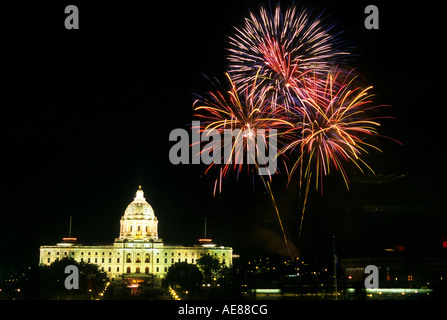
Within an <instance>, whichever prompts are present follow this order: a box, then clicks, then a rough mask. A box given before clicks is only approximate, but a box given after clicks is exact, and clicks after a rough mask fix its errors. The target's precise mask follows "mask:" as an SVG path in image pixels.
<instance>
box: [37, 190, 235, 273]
mask: <svg viewBox="0 0 447 320" xmlns="http://www.w3.org/2000/svg"><path fill="white" fill-rule="evenodd" d="M206 254H209V255H212V256H215V257H217V258H218V259H219V260H220V262H221V263H222V264H224V265H225V266H227V267H229V266H231V265H232V254H233V249H232V248H231V247H224V246H217V245H216V244H214V243H212V241H211V239H199V243H198V244H197V245H194V246H192V247H185V246H179V245H166V244H164V243H163V241H162V239H160V238H159V237H158V220H157V217H156V216H155V213H154V210H153V209H152V207H151V205H150V204H149V203H148V202H147V201H146V199H145V197H144V192H143V190H141V186H140V188H139V190H137V192H136V196H135V198H134V200H133V201H132V202H131V203H130V204H129V205H128V206H127V208H126V210H125V212H124V215H123V216H122V218H121V221H120V232H119V237H118V238H116V239H115V242H114V243H113V244H111V245H100V246H84V245H81V244H78V243H76V238H63V241H62V242H61V243H58V244H56V245H52V246H41V247H40V260H39V263H40V265H49V264H51V263H52V262H54V261H57V260H60V259H63V258H72V259H74V260H76V261H77V262H81V261H84V262H87V263H94V264H97V265H98V266H99V267H100V269H101V270H103V271H105V272H107V274H108V276H109V277H110V278H112V279H113V278H119V277H122V276H124V277H126V276H128V277H138V276H145V275H148V276H149V275H153V276H155V277H156V278H164V277H165V276H166V274H167V271H168V269H169V267H170V266H171V265H172V264H174V263H176V262H187V263H191V264H195V263H196V262H197V259H199V258H200V257H202V256H203V255H206Z"/></svg>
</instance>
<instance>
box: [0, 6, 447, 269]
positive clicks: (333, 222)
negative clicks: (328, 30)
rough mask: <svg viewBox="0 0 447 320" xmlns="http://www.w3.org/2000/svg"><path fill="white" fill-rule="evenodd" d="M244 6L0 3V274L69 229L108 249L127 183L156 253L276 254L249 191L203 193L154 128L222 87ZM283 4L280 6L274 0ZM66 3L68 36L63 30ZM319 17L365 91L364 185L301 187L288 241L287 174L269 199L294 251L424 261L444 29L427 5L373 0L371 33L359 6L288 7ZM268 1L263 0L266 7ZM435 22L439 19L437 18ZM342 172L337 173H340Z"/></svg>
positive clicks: (432, 221) (438, 154)
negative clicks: (375, 16)
mask: <svg viewBox="0 0 447 320" xmlns="http://www.w3.org/2000/svg"><path fill="white" fill-rule="evenodd" d="M259 3H260V2H259V1H183V2H179V3H175V2H165V1H162V2H156V3H153V1H145V2H136V1H135V2H133V1H130V2H129V1H125V2H124V1H123V2H109V1H95V2H94V4H92V2H87V1H75V2H70V3H61V2H56V1H55V2H45V3H35V2H30V3H26V2H21V3H20V4H15V5H5V6H3V5H2V16H3V17H2V22H1V23H2V25H1V28H2V35H3V36H2V53H3V54H2V56H3V58H2V62H3V63H2V72H1V76H2V78H3V81H2V85H1V86H2V95H1V96H2V103H1V106H2V107H1V110H2V112H1V120H2V121H1V122H2V125H1V135H0V146H1V150H2V153H1V154H2V156H1V158H2V173H1V180H0V186H1V190H0V195H1V198H0V200H1V202H0V203H1V205H0V208H1V209H0V210H1V214H0V221H1V222H0V228H1V232H0V265H1V266H2V267H3V266H10V265H25V264H29V265H32V264H34V265H35V264H37V263H38V248H39V246H40V245H49V244H54V243H56V242H57V241H59V240H60V238H61V237H62V236H66V235H67V233H68V223H69V216H73V227H72V233H73V235H74V236H77V237H78V238H79V240H80V242H81V243H83V244H99V243H112V242H113V240H114V238H115V237H117V236H118V231H119V219H120V217H121V215H122V214H123V213H124V210H125V208H126V206H127V205H128V204H129V203H130V202H131V201H132V199H133V197H134V195H135V191H136V190H137V188H138V185H142V188H143V190H144V191H145V196H146V198H147V200H148V202H149V203H150V204H151V205H152V207H153V208H154V210H155V214H156V216H157V217H158V220H159V236H160V237H161V238H163V240H164V241H165V242H167V243H181V244H185V245H187V244H192V243H193V242H194V241H195V240H196V239H197V238H199V237H201V236H203V220H204V218H205V217H206V218H207V221H208V235H209V236H210V237H212V238H213V239H214V240H215V242H216V243H218V244H219V245H220V244H222V245H229V246H233V248H234V250H235V252H237V253H241V254H242V255H243V256H244V255H245V256H250V255H257V254H266V253H267V254H268V253H280V254H286V253H287V251H286V250H285V248H284V243H283V241H282V236H281V232H280V229H279V225H278V221H277V218H276V214H275V211H274V210H273V207H272V205H271V203H270V200H269V197H268V195H267V194H266V193H265V189H264V186H263V185H262V183H261V181H258V180H256V179H257V178H255V181H254V183H253V181H252V177H242V178H241V179H240V180H239V182H236V179H235V178H234V177H229V179H228V181H227V183H226V184H224V188H223V193H222V194H218V195H216V197H213V194H212V191H213V183H214V178H215V176H214V175H213V173H211V174H210V175H209V176H203V175H202V174H203V172H204V170H205V167H204V166H202V165H194V166H193V165H179V166H174V165H172V164H171V163H170V162H169V157H168V153H169V149H170V147H171V146H172V145H173V144H174V143H173V142H169V140H168V137H169V133H170V132H171V131H172V130H173V129H175V128H182V127H183V128H186V126H187V125H188V124H190V123H191V120H192V102H193V98H194V96H193V95H194V94H205V92H206V91H208V90H210V89H212V87H211V84H210V83H209V81H208V80H207V79H206V77H205V76H207V77H211V78H212V77H216V78H218V79H219V80H223V79H224V77H223V74H224V72H225V71H226V69H225V68H226V62H225V54H226V52H225V48H226V45H227V43H226V41H227V40H226V39H227V38H226V37H227V36H229V35H231V33H232V32H233V26H239V25H241V24H242V22H243V19H244V18H245V17H246V16H247V15H248V12H249V10H253V11H257V9H258V4H259ZM280 3H281V6H282V7H286V6H287V5H288V4H290V3H291V2H290V1H281V2H280ZM68 4H76V5H77V6H78V8H79V11H80V29H79V30H66V29H65V28H64V19H65V17H66V14H64V8H65V6H66V5H68ZM296 4H297V5H298V6H301V5H303V6H305V7H308V8H313V9H314V10H315V12H321V11H322V10H326V11H325V12H327V13H328V14H329V15H330V17H329V19H330V20H334V21H338V23H337V28H338V29H339V30H340V31H344V34H343V36H344V38H345V39H346V40H347V41H348V42H349V43H350V44H352V45H353V46H355V48H356V49H355V52H354V53H355V54H356V57H355V59H354V61H353V63H352V64H353V66H354V67H356V68H357V69H358V70H360V71H361V72H362V73H363V74H365V75H366V77H367V78H366V79H365V81H366V82H368V83H371V84H372V85H374V87H375V89H374V92H375V94H376V101H377V103H378V104H387V105H391V108H384V109H382V112H383V113H384V115H385V116H391V117H394V118H395V119H394V120H392V119H390V120H384V121H382V127H381V129H380V132H381V133H382V134H383V135H386V136H389V137H392V138H394V139H397V140H399V141H400V142H401V143H402V145H399V144H397V143H395V142H393V141H392V140H389V139H377V140H374V141H373V142H374V143H376V144H377V145H379V146H380V148H381V149H383V151H384V152H383V153H379V152H375V151H372V152H371V154H370V155H369V156H368V157H367V158H366V160H367V162H368V163H369V164H370V165H371V166H372V167H373V168H374V170H375V172H376V174H377V175H376V176H373V175H372V174H366V175H365V176H363V175H361V174H359V173H358V172H357V171H355V170H354V168H351V169H352V170H351V169H349V174H350V177H351V187H350V190H349V191H347V190H346V188H345V186H344V184H343V181H342V179H341V176H340V175H339V174H335V175H334V176H331V177H328V179H326V181H325V186H324V193H323V195H321V194H320V192H319V191H314V190H311V192H310V195H309V201H308V209H307V213H306V217H305V220H304V228H303V234H302V237H301V239H300V241H298V240H299V239H298V237H297V234H298V226H299V211H298V200H297V194H298V188H297V180H296V179H295V180H292V182H291V185H290V186H289V187H288V188H286V186H285V180H286V179H285V177H275V179H274V182H273V186H274V189H273V190H274V193H275V197H276V200H277V203H278V205H279V209H280V213H281V216H282V218H283V222H284V224H285V229H286V233H287V235H288V237H289V241H290V243H291V245H292V246H297V247H298V251H299V253H300V254H301V255H303V256H305V257H312V258H318V259H323V260H324V259H329V258H330V257H331V253H332V243H331V239H332V235H333V234H335V235H336V238H337V251H338V254H339V256H341V257H348V256H358V255H371V254H377V253H378V252H381V251H383V248H389V247H391V248H392V247H394V246H396V245H400V246H403V247H405V250H406V251H407V252H409V253H414V254H422V255H435V254H436V253H437V250H438V249H439V248H440V244H441V239H443V237H446V236H447V232H446V228H445V225H446V222H447V221H446V220H447V218H446V206H445V200H444V197H445V194H446V189H447V188H446V187H445V184H444V182H445V170H444V167H445V159H444V153H445V152H444V145H445V144H444V140H445V133H444V125H445V122H444V118H445V117H444V109H445V98H444V92H445V89H444V85H445V81H444V80H443V79H444V77H445V54H444V52H445V49H444V47H443V33H444V31H445V28H444V27H443V24H442V17H441V15H440V13H441V8H439V7H437V6H434V5H431V4H430V3H424V4H421V5H412V4H410V3H408V2H402V1H398V2H396V1H393V3H392V4H390V3H388V2H385V1H375V2H374V4H375V5H377V6H378V8H379V12H380V15H379V18H380V28H379V30H366V29H365V28H364V25H363V23H364V19H365V17H366V15H365V14H364V8H365V7H366V5H368V4H370V3H369V1H337V2H334V1H303V2H301V1H299V2H296ZM272 5H274V3H273V4H272ZM438 13H439V14H438ZM348 167H349V166H348Z"/></svg>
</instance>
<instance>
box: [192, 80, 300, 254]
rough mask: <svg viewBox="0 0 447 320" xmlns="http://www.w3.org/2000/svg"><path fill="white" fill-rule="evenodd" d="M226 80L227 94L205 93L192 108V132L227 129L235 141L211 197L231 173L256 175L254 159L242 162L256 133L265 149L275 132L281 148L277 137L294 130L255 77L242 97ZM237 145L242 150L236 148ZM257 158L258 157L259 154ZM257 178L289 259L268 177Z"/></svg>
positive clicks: (220, 92) (221, 168)
mask: <svg viewBox="0 0 447 320" xmlns="http://www.w3.org/2000/svg"><path fill="white" fill-rule="evenodd" d="M227 78H228V80H229V84H230V86H231V89H230V90H228V91H226V92H225V91H223V90H215V91H211V92H209V95H208V98H199V99H197V100H196V101H195V102H194V105H193V106H194V111H195V112H196V114H195V116H196V117H198V118H200V119H203V121H202V122H201V125H200V127H199V128H193V130H198V131H199V133H200V134H202V133H204V132H207V133H209V132H210V130H215V131H216V132H217V133H219V134H220V135H225V133H226V130H228V129H229V130H230V131H231V132H234V131H236V136H235V141H234V144H233V146H232V147H231V156H230V159H234V163H232V162H233V161H229V160H230V159H224V156H223V157H221V160H222V161H219V162H220V163H222V165H220V169H219V174H218V177H217V178H216V180H215V183H214V192H213V194H214V195H215V194H216V191H217V186H219V188H218V191H219V192H221V191H222V180H223V178H224V177H225V176H227V175H228V174H229V173H230V172H231V171H232V170H233V171H234V172H236V175H237V176H239V174H240V172H241V171H242V170H243V168H244V164H245V166H246V168H247V170H249V171H252V173H253V171H255V170H256V171H257V169H258V162H257V161H256V159H255V157H253V159H252V160H253V161H250V159H247V161H245V162H244V161H243V159H244V157H245V156H246V155H247V154H249V150H248V147H249V145H252V146H256V148H258V144H255V143H254V139H255V136H256V137H257V139H259V136H258V135H257V134H256V133H257V131H258V130H264V131H263V133H264V134H265V135H263V136H262V137H263V139H264V144H263V145H266V143H265V142H266V139H267V138H268V139H271V137H272V136H271V133H270V129H275V130H277V131H275V132H278V131H279V132H280V133H279V134H278V133H275V135H276V136H275V139H277V140H279V141H280V144H281V145H286V144H287V143H290V142H288V141H287V140H285V141H284V142H282V139H281V137H282V136H286V133H287V132H288V129H293V128H294V125H293V124H292V123H291V122H289V121H288V119H287V116H286V115H285V114H284V112H283V111H284V109H283V108H274V107H273V104H272V102H271V99H269V95H268V91H269V90H270V88H261V89H259V88H258V86H257V81H256V79H257V77H255V80H254V82H253V84H252V85H251V86H250V87H247V88H246V90H245V92H244V94H240V93H239V92H238V89H237V87H236V85H235V84H234V83H233V81H232V79H231V77H230V75H229V74H227ZM249 140H251V141H249ZM250 142H251V143H250ZM238 145H239V146H242V147H241V148H238V147H237V146H238ZM220 148H221V149H225V146H222V145H220ZM209 151H210V150H208V149H207V148H206V147H205V148H203V149H202V150H201V151H200V152H201V153H208V152H209ZM256 151H257V150H256ZM213 152H214V151H213ZM270 152H274V154H275V155H276V154H277V153H278V150H277V149H276V150H270ZM220 154H222V153H220ZM253 154H254V153H252V155H253ZM257 154H258V155H259V153H257ZM213 166H215V164H214V163H211V164H209V166H208V168H207V169H206V171H205V174H206V173H207V172H208V171H209V170H210V169H211V168H212V167H213ZM272 174H273V173H272ZM260 177H261V179H262V182H263V184H264V186H265V188H266V191H267V193H268V194H269V196H270V200H271V201H272V204H273V206H274V208H275V212H276V215H277V218H278V222H279V225H280V227H281V231H282V234H283V237H284V242H285V245H286V247H287V250H288V251H289V255H291V254H290V249H289V245H288V242H287V237H286V234H285V231H284V226H283V224H282V221H281V217H280V214H279V210H278V207H277V205H276V201H275V198H274V196H273V192H272V190H271V187H270V181H271V175H269V177H268V179H267V178H264V177H263V176H262V175H260Z"/></svg>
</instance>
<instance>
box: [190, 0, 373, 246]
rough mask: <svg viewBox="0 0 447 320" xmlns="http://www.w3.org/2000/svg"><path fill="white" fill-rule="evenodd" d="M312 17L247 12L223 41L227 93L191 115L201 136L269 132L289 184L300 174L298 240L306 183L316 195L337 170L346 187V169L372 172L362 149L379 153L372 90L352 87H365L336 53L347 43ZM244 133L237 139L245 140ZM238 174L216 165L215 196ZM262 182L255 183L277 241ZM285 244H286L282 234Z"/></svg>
mask: <svg viewBox="0 0 447 320" xmlns="http://www.w3.org/2000/svg"><path fill="white" fill-rule="evenodd" d="M312 16H313V14H312V12H311V11H309V10H306V9H303V10H298V9H297V8H296V7H289V8H288V9H287V10H285V11H282V10H281V8H280V7H279V6H277V7H276V9H275V10H273V11H269V10H267V9H265V8H264V7H262V6H261V7H260V11H259V14H258V15H256V14H255V13H250V15H249V17H248V18H246V19H245V23H244V25H243V26H242V27H241V28H236V29H235V32H234V34H233V35H232V36H231V37H229V48H228V52H229V54H228V56H227V60H228V63H229V66H228V72H227V74H226V75H227V78H228V85H229V86H230V89H229V90H227V91H226V92H225V90H222V91H219V90H217V91H215V92H210V95H209V98H207V99H203V98H201V99H199V100H198V101H196V102H195V104H194V110H195V112H196V114H195V115H196V116H197V117H199V118H200V119H202V120H203V123H202V126H201V128H199V130H201V131H203V130H206V129H209V128H212V129H216V130H218V131H220V132H222V131H223V130H224V129H226V128H239V129H241V130H247V129H248V130H253V133H255V132H256V130H259V129H264V130H268V129H270V130H271V129H274V130H275V132H276V138H277V139H278V149H277V152H278V153H277V158H281V160H282V161H283V164H284V166H285V168H286V172H287V174H288V177H289V182H290V179H291V177H292V176H293V175H294V174H295V173H296V172H299V183H300V195H301V194H304V196H303V198H302V199H301V200H302V205H301V207H302V212H301V224H300V234H301V228H302V222H303V217H304V211H305V207H306V201H307V194H308V191H309V187H310V185H311V182H312V181H314V182H315V187H316V189H320V190H321V192H322V190H323V178H324V176H327V175H329V174H331V173H332V172H333V171H338V172H340V173H341V176H342V177H343V180H344V182H345V184H346V187H347V188H349V178H348V174H347V171H346V169H345V166H347V165H353V166H354V167H357V168H358V169H359V170H360V171H361V172H363V170H364V169H365V168H367V169H368V170H371V171H372V169H371V168H370V167H369V166H368V165H367V164H366V162H365V161H364V159H363V158H364V155H365V154H367V153H368V149H376V150H379V148H377V147H376V146H374V145H372V144H371V143H369V142H368V139H367V138H368V136H374V135H378V132H377V128H378V127H379V122H378V120H379V119H380V117H377V116H376V117H373V116H371V111H372V109H375V108H377V106H376V105H374V103H373V100H372V97H373V94H372V89H373V88H372V86H367V87H364V86H362V85H358V84H357V83H364V81H357V80H358V79H357V78H358V76H356V75H355V74H354V68H353V67H350V66H347V65H346V64H345V62H346V61H347V60H346V57H347V56H348V55H349V52H347V50H344V49H343V48H345V47H346V43H345V42H344V41H343V40H342V39H341V38H340V34H333V29H334V25H332V24H326V23H325V22H324V21H323V19H322V15H321V14H320V15H319V16H317V17H316V18H312ZM245 132H247V131H245ZM248 132H249V134H248V136H247V134H245V135H240V136H238V137H237V138H236V139H250V138H251V137H250V132H251V131H248ZM232 151H233V152H234V153H235V154H234V157H239V158H241V157H243V156H244V155H245V154H246V153H247V152H248V150H247V148H239V149H238V150H237V151H236V149H233V150H232ZM202 152H207V150H202ZM250 165H252V166H253V165H254V166H257V165H258V164H257V163H256V162H252V163H251V164H250V163H249V164H247V167H250ZM212 166H213V165H210V166H209V167H208V168H207V170H206V172H208V170H210V168H211V167H212ZM242 168H243V166H242V165H240V164H239V165H236V164H224V165H223V166H221V167H220V172H219V177H218V178H217V179H216V183H215V187H214V192H216V186H217V183H218V181H219V191H221V182H222V177H223V176H225V175H227V174H228V173H229V172H230V171H231V170H230V169H234V171H235V172H237V174H239V172H241V170H242ZM269 178H270V180H269V181H266V180H265V179H264V178H263V179H262V181H263V182H264V185H265V187H266V189H267V191H268V193H269V194H270V198H271V200H272V202H273V204H274V206H275V210H276V212H277V215H278V220H279V223H280V225H281V228H282V230H283V234H284V229H283V226H282V222H281V219H280V216H279V212H278V209H277V206H276V203H275V200H274V197H273V193H272V191H271V187H270V182H271V176H270V177H269ZM301 191H303V192H301ZM284 240H285V242H286V243H287V240H286V237H285V234H284Z"/></svg>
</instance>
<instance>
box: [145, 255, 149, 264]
mask: <svg viewBox="0 0 447 320" xmlns="http://www.w3.org/2000/svg"><path fill="white" fill-rule="evenodd" d="M144 262H146V263H149V262H150V260H149V253H146V258H145V259H144Z"/></svg>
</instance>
